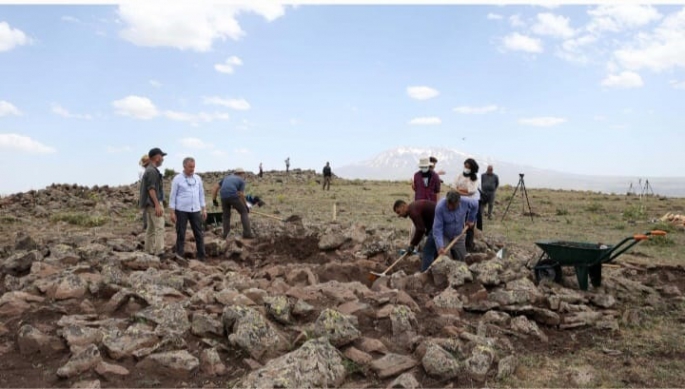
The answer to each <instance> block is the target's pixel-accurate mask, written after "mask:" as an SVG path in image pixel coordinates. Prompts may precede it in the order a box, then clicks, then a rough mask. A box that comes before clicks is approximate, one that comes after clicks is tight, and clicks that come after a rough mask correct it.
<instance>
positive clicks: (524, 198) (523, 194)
mask: <svg viewBox="0 0 685 389" xmlns="http://www.w3.org/2000/svg"><path fill="white" fill-rule="evenodd" d="M519 188H521V201H522V202H523V214H524V215H525V214H526V204H528V214H529V215H530V221H533V210H532V209H531V208H530V200H528V191H527V190H526V183H525V182H523V173H519V183H518V184H517V185H516V189H514V194H512V195H511V198H510V199H509V204H507V209H506V210H505V211H504V214H503V215H502V220H501V221H504V217H505V216H507V212H509V207H510V206H511V202H512V201H514V197H516V192H517V191H518V190H519Z"/></svg>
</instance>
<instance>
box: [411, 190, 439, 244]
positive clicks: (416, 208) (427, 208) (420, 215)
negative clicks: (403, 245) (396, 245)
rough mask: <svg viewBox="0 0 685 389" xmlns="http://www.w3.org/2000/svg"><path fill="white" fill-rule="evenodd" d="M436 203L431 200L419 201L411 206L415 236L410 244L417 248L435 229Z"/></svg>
mask: <svg viewBox="0 0 685 389" xmlns="http://www.w3.org/2000/svg"><path fill="white" fill-rule="evenodd" d="M435 204H436V203H435V202H434V201H429V200H418V201H414V202H412V203H411V204H409V218H410V219H411V221H412V222H413V223H414V236H413V237H412V238H411V242H410V244H411V245H412V246H416V245H418V244H419V242H420V241H421V238H423V235H424V234H427V233H428V232H429V231H430V230H432V229H433V219H435Z"/></svg>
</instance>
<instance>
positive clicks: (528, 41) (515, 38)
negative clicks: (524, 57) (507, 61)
mask: <svg viewBox="0 0 685 389" xmlns="http://www.w3.org/2000/svg"><path fill="white" fill-rule="evenodd" d="M502 42H503V43H504V48H505V49H506V50H511V51H525V52H527V53H542V51H543V49H542V41H541V40H540V39H537V38H531V37H529V36H527V35H522V34H519V33H518V32H514V33H511V34H509V35H507V36H505V37H504V39H503V40H502Z"/></svg>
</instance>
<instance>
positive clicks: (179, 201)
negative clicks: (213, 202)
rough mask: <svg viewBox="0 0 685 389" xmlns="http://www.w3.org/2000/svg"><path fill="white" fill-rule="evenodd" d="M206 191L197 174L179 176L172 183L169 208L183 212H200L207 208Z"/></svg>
mask: <svg viewBox="0 0 685 389" xmlns="http://www.w3.org/2000/svg"><path fill="white" fill-rule="evenodd" d="M205 206H206V204H205V189H204V186H203V184H202V178H200V176H198V175H197V174H193V175H192V176H186V175H185V173H180V174H177V175H176V176H175V177H174V179H173V180H172V181H171V193H170V195H169V208H171V209H175V210H178V211H182V212H199V211H201V210H202V208H205Z"/></svg>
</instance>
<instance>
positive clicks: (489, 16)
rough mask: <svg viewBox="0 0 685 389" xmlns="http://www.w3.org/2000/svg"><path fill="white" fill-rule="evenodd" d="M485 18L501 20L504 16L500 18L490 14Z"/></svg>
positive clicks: (497, 15) (498, 15)
mask: <svg viewBox="0 0 685 389" xmlns="http://www.w3.org/2000/svg"><path fill="white" fill-rule="evenodd" d="M487 18H488V20H502V19H503V18H504V16H502V15H500V14H494V13H492V12H491V13H489V14H488V16H487Z"/></svg>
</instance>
